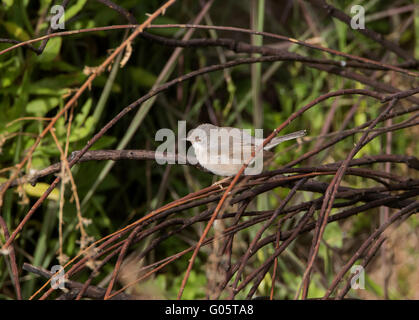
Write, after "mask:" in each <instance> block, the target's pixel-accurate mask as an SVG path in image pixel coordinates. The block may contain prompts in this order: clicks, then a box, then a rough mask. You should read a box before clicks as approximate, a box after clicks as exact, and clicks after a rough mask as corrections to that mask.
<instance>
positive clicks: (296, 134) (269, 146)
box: [264, 130, 307, 150]
mask: <svg viewBox="0 0 419 320" xmlns="http://www.w3.org/2000/svg"><path fill="white" fill-rule="evenodd" d="M306 134H307V130H300V131H296V132H293V133H290V134H286V135H285V136H281V137H276V138H273V139H272V140H271V142H269V143H268V144H267V145H266V146H265V148H264V149H265V150H269V149H272V148H273V147H275V146H276V145H278V144H280V143H281V142H284V141H287V140H292V139H297V138H300V137H304V136H305V135H306Z"/></svg>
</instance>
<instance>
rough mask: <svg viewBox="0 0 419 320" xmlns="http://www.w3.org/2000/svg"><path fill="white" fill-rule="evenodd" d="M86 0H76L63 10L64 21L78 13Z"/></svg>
mask: <svg viewBox="0 0 419 320" xmlns="http://www.w3.org/2000/svg"><path fill="white" fill-rule="evenodd" d="M86 2H87V0H78V1H77V2H76V3H75V4H74V5H72V6H71V7H69V8H68V9H66V10H65V14H64V18H65V20H66V21H68V20H69V19H71V18H72V17H74V16H75V15H76V14H78V13H79V12H80V11H81V9H83V7H84V5H85V4H86Z"/></svg>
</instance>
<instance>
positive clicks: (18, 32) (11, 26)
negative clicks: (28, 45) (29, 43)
mask: <svg viewBox="0 0 419 320" xmlns="http://www.w3.org/2000/svg"><path fill="white" fill-rule="evenodd" d="M3 26H4V27H5V28H6V30H7V32H8V33H9V34H10V35H11V36H12V37H13V38H14V39H16V40H20V41H26V40H29V39H30V37H29V34H28V33H27V32H26V31H25V30H23V29H22V28H21V27H20V26H18V25H17V24H16V23H14V22H10V21H6V22H3Z"/></svg>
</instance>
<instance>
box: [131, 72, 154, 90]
mask: <svg viewBox="0 0 419 320" xmlns="http://www.w3.org/2000/svg"><path fill="white" fill-rule="evenodd" d="M129 72H130V74H131V77H132V78H133V79H134V82H135V84H136V85H138V86H140V87H143V88H151V87H152V86H153V85H154V83H155V82H156V80H157V77H156V76H155V75H154V74H153V73H151V72H150V71H147V70H145V69H143V68H140V67H130V68H129Z"/></svg>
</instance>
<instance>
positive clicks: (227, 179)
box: [212, 177, 231, 190]
mask: <svg viewBox="0 0 419 320" xmlns="http://www.w3.org/2000/svg"><path fill="white" fill-rule="evenodd" d="M230 179H231V177H226V178H224V179H221V180H219V181H216V182H214V183H213V184H212V186H219V187H220V188H221V190H222V189H223V183H226V182H228V181H229V180H230Z"/></svg>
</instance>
